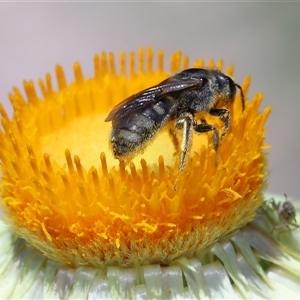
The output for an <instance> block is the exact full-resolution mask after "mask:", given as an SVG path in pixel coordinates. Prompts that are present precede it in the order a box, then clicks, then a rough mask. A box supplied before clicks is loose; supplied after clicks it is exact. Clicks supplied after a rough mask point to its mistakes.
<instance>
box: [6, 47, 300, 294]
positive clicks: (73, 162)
mask: <svg viewBox="0 0 300 300" xmlns="http://www.w3.org/2000/svg"><path fill="white" fill-rule="evenodd" d="M138 57H139V64H138V72H137V71H136V70H135V55H134V54H130V57H129V71H128V74H127V68H126V62H127V59H126V55H125V54H124V53H122V54H121V55H120V65H119V69H120V70H119V74H118V72H117V69H118V68H117V67H116V66H115V59H114V56H113V54H111V53H110V54H108V55H107V54H105V53H102V54H101V55H100V56H98V55H96V56H95V59H94V66H95V75H94V76H93V77H92V78H90V79H86V78H84V76H83V74H82V71H81V68H80V65H79V63H76V64H75V65H74V73H75V81H74V82H72V83H71V84H69V85H68V84H67V83H66V79H65V77H64V73H63V69H62V68H61V67H60V66H57V67H56V77H57V82H58V91H56V90H55V89H54V88H53V86H52V81H51V76H50V75H49V74H47V75H46V80H45V81H43V80H40V81H39V85H40V88H41V91H42V97H39V96H38V94H37V92H36V90H35V88H34V85H33V83H32V82H24V88H25V92H26V97H27V99H25V98H24V97H23V96H22V94H21V92H20V91H19V90H18V89H16V88H15V89H14V90H13V93H12V94H11V95H10V100H11V103H12V105H13V108H14V115H13V117H12V118H11V119H10V118H9V117H8V115H7V114H6V112H5V110H4V108H3V107H1V108H0V112H1V115H2V130H1V132H0V135H1V142H0V143H1V149H0V158H1V169H2V183H1V195H2V207H3V210H4V215H3V219H4V221H5V223H6V224H7V225H4V224H2V225H1V230H2V231H1V233H0V238H1V239H3V244H4V245H5V249H4V250H2V251H3V252H2V255H1V256H0V257H1V258H2V259H5V261H6V262H7V263H6V264H5V265H4V266H3V268H2V271H1V270H0V276H1V277H2V278H10V277H7V275H8V274H13V273H11V272H12V270H13V272H16V273H17V274H19V276H17V277H16V276H15V279H14V281H13V280H12V281H11V283H10V284H9V285H7V286H5V287H4V288H3V289H2V291H1V289H0V296H2V297H4V298H6V297H16V298H19V297H24V298H26V297H31V298H32V297H37V298H41V297H45V298H53V297H59V298H65V297H70V298H72V297H76V298H86V297H87V296H88V297H91V298H93V297H97V298H99V297H100V298H109V297H110V298H135V297H136V296H142V295H144V297H147V298H158V297H160V298H161V297H162V298H166V297H167V296H168V295H170V297H177V296H179V297H183V296H184V295H188V296H187V297H196V298H199V296H208V297H212V298H215V297H221V296H233V295H238V296H242V297H250V296H251V295H259V294H260V293H261V294H262V295H268V296H269V295H271V292H270V291H269V290H270V288H269V285H270V283H269V279H268V278H267V275H266V270H267V269H264V267H263V266H261V265H262V264H261V263H260V259H261V258H262V259H263V260H265V261H270V262H271V263H272V264H276V262H277V261H278V260H279V258H278V255H279V254H278V253H282V251H284V254H285V252H286V249H285V248H283V246H282V244H281V243H280V241H281V238H282V236H287V235H288V233H284V234H283V235H281V237H278V238H275V242H274V241H273V239H274V237H273V235H274V233H276V232H277V227H276V226H277V225H274V224H277V223H278V222H280V220H279V219H278V220H277V221H274V220H273V219H274V218H273V217H272V214H273V215H274V214H275V215H276V211H275V210H274V208H272V207H269V206H266V207H265V206H264V205H265V204H264V205H263V201H264V199H263V189H264V188H265V185H266V175H267V163H266V152H265V149H266V148H267V145H266V144H265V140H264V133H265V128H264V125H265V122H266V120H267V117H268V115H269V113H270V111H271V109H270V108H269V107H267V108H266V109H265V110H264V112H262V113H261V112H259V105H260V102H261V99H262V95H261V94H257V95H256V96H255V97H254V98H253V100H252V101H249V100H247V101H246V108H245V110H244V111H242V105H241V99H240V95H237V96H236V99H235V102H234V104H233V107H231V108H230V110H231V128H230V132H229V133H228V134H227V135H226V137H225V138H224V139H223V140H222V142H221V144H220V146H219V149H218V151H217V153H216V151H215V150H214V149H213V147H211V138H212V137H211V135H210V134H203V135H199V136H196V135H195V136H194V137H193V146H192V149H191V151H190V155H189V161H188V163H187V166H186V167H185V169H184V171H183V172H178V155H176V153H175V155H174V152H176V151H175V149H174V146H173V144H172V142H170V138H169V137H168V132H167V130H166V129H165V128H162V129H161V130H160V134H159V135H158V136H157V137H155V139H154V141H153V142H152V144H151V145H149V146H148V147H147V148H146V150H145V152H144V153H140V154H137V155H136V157H135V158H134V159H133V160H132V161H131V162H127V163H125V162H124V161H118V160H116V159H115V158H114V157H113V156H112V154H111V150H110V148H109V143H108V140H109V134H110V130H111V125H110V124H109V123H107V122H104V120H105V118H106V116H107V115H108V113H109V111H110V110H111V109H112V107H113V106H114V105H116V104H117V103H119V102H120V101H121V100H122V99H125V98H126V97H128V96H129V95H131V94H133V93H136V92H138V91H140V90H142V89H144V88H147V87H149V86H152V85H154V84H157V83H158V82H160V81H162V80H164V79H166V78H167V77H168V76H169V75H170V74H169V73H167V72H165V71H164V68H163V63H164V62H163V53H162V52H158V68H157V70H155V68H154V66H153V50H152V49H151V48H149V49H148V50H147V53H145V51H144V50H143V49H140V51H139V56H138ZM202 65H203V61H196V62H195V64H194V66H195V67H201V66H202ZM187 67H188V58H187V57H182V55H181V53H179V52H177V53H175V54H174V55H172V57H171V70H170V73H174V72H176V71H179V70H181V69H183V68H187ZM208 67H209V68H215V65H214V62H213V61H211V62H209V64H208ZM216 67H217V68H218V69H221V68H222V62H220V63H218V64H217V66H216ZM232 72H233V68H232V67H230V68H229V70H228V71H227V74H229V75H231V74H232ZM249 83H250V79H249V78H246V80H245V82H244V84H243V86H242V89H243V91H244V93H245V94H246V92H247V89H248V86H249ZM205 117H206V119H207V121H209V123H211V124H214V125H215V126H216V127H217V128H220V127H221V126H222V123H221V122H220V120H215V119H214V118H212V117H209V116H207V115H205ZM162 149H163V151H162ZM261 207H263V210H262V208H261ZM259 208H260V209H261V211H262V213H260V215H261V218H258V219H255V220H254V218H255V217H256V216H257V214H258V209H259ZM272 218H273V219H272ZM269 219H270V220H273V221H272V222H273V223H274V224H273V225H269V228H268V229H269V231H268V232H269V235H268V236H264V234H265V233H264V232H265V230H266V229H265V228H266V227H267V225H266V226H265V224H264V222H265V223H266V222H269V221H268V220H269ZM275 219H276V218H275ZM262 220H263V221H262ZM270 222H271V221H270ZM276 222H277V223H276ZM247 224H250V225H247ZM257 224H258V225H257ZM271 224H272V223H271ZM259 225H262V226H261V228H260V229H255V228H259ZM272 226H273V227H274V226H275V227H276V228H275V229H276V230H272ZM253 237H255V238H253ZM257 240H261V242H262V244H261V245H259V246H261V248H259V247H258V246H257V247H256V244H255V243H256V241H257ZM263 242H265V243H266V245H264V244H263ZM295 243H296V242H295ZM274 245H275V246H274ZM284 245H285V246H284V247H287V245H288V246H290V243H286V244H284ZM271 246H272V247H273V248H274V249H277V250H278V251H279V252H278V253H277V254H276V255H277V256H276V255H275V254H274V253H275V252H274V253H272V251H271V253H268V251H269V250H270V249H271V248H270V247H271ZM251 247H252V248H254V249H256V251H258V252H259V251H261V252H262V254H260V256H259V255H257V254H256V252H255V251H253V250H252V248H251ZM257 248H259V249H257ZM277 250H276V251H277ZM274 251H275V250H274ZM280 251H281V252H280ZM289 251H290V252H288V253H289V254H288V255H290V256H289V257H288V259H287V261H284V263H283V265H285V263H286V266H289V267H292V266H296V265H290V264H289V263H290V262H291V261H292V258H291V257H293V259H294V260H293V263H296V262H297V263H298V265H299V262H298V261H297V259H298V257H296V258H295V256H294V255H295V254H294V252H295V251H294V250H293V248H291V250H289ZM269 252H270V251H269ZM266 253H267V254H266ZM268 255H269V256H268ZM274 256H275V258H274ZM279 256H280V255H279ZM258 257H259V258H258ZM33 261H34V263H33ZM218 261H221V262H222V264H223V266H222V265H221V264H220V263H219V262H218ZM298 270H299V268H298ZM289 271H290V270H289ZM226 272H227V273H226ZM294 273H296V272H294ZM20 275H22V276H20ZM248 275H249V276H251V278H250V280H249V278H248ZM294 275H295V274H294ZM211 276H213V277H214V280H213V281H212V277H211ZM229 277H230V278H231V280H232V282H233V283H234V284H233V285H232V284H231V283H230V280H229ZM53 282H54V284H53ZM215 282H219V283H220V285H219V286H218V288H216V287H215ZM212 287H213V288H212ZM265 290H267V292H265ZM1 293H2V295H1ZM264 293H267V294H264ZM168 297H169V296H168Z"/></svg>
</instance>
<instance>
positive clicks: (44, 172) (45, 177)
mask: <svg viewBox="0 0 300 300" xmlns="http://www.w3.org/2000/svg"><path fill="white" fill-rule="evenodd" d="M41 174H42V176H43V178H44V179H45V181H46V182H47V183H48V185H49V186H51V177H50V176H49V174H48V173H47V172H46V171H45V170H43V169H41Z"/></svg>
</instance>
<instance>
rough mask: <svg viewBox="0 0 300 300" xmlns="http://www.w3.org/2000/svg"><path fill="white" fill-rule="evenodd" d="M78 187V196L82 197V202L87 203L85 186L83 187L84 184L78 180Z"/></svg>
mask: <svg viewBox="0 0 300 300" xmlns="http://www.w3.org/2000/svg"><path fill="white" fill-rule="evenodd" d="M78 189H79V192H80V196H81V197H82V199H83V201H84V202H83V203H85V204H86V203H87V196H86V190H85V188H84V185H83V184H82V183H81V182H80V183H79V184H78Z"/></svg>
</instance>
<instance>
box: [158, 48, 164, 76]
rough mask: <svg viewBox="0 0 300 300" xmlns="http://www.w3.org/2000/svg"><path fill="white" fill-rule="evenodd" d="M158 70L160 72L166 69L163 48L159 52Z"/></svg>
mask: <svg viewBox="0 0 300 300" xmlns="http://www.w3.org/2000/svg"><path fill="white" fill-rule="evenodd" d="M157 70H158V72H160V73H161V72H163V71H164V52H163V51H162V50H159V51H158V52H157Z"/></svg>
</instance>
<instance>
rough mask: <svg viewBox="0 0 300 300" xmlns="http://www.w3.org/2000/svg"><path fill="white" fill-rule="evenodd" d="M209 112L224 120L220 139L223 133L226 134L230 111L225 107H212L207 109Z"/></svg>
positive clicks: (223, 135)
mask: <svg viewBox="0 0 300 300" xmlns="http://www.w3.org/2000/svg"><path fill="white" fill-rule="evenodd" d="M209 113H210V114H211V115H212V116H214V117H218V118H219V119H221V120H223V121H224V126H223V130H222V134H221V136H220V140H222V139H223V138H224V137H225V135H226V134H227V132H228V130H229V127H230V121H231V115H230V111H229V110H228V109H225V108H222V109H221V108H214V109H211V110H210V111H209Z"/></svg>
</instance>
